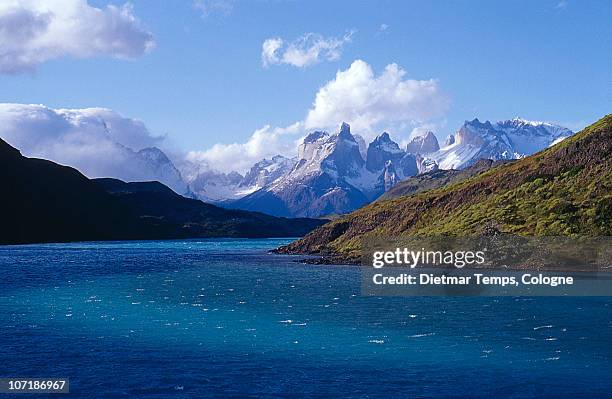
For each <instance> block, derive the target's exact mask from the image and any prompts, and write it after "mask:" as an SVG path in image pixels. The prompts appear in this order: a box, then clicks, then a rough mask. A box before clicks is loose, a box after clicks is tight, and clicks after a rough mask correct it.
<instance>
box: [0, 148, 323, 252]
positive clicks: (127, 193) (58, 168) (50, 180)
mask: <svg viewBox="0 0 612 399" xmlns="http://www.w3.org/2000/svg"><path fill="white" fill-rule="evenodd" d="M0 181H1V182H2V185H3V187H4V188H3V193H2V196H1V197H0V218H1V220H2V223H1V225H0V243H2V244H21V243H34V242H65V241H84V240H124V239H162V238H186V237H280V236H300V235H303V234H305V233H306V232H308V231H309V230H310V229H312V228H314V227H316V226H319V225H321V224H322V223H324V221H322V220H313V219H285V218H276V217H273V216H268V215H264V214H261V213H256V212H248V211H232V210H227V209H222V208H219V207H216V206H213V205H209V204H205V203H203V202H201V201H197V200H191V199H187V198H184V197H181V196H180V195H178V194H176V193H174V192H173V191H172V190H170V189H169V188H168V187H166V186H164V185H163V184H161V183H157V182H151V183H124V182H122V181H120V180H109V179H102V180H98V181H92V180H90V179H88V178H87V177H85V176H84V175H82V174H81V173H80V172H79V171H77V170H76V169H74V168H71V167H67V166H62V165H58V164H56V163H54V162H51V161H47V160H43V159H35V158H26V157H24V156H22V155H21V154H20V152H19V151H18V150H17V149H15V148H13V147H11V146H10V145H8V144H7V143H6V142H4V141H3V140H1V139H0ZM156 201H159V203H157V202H156Z"/></svg>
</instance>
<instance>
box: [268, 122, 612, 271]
mask: <svg viewBox="0 0 612 399" xmlns="http://www.w3.org/2000/svg"><path fill="white" fill-rule="evenodd" d="M476 125H477V126H481V125H483V124H481V123H479V122H477V123H476ZM484 125H485V127H487V128H488V124H484ZM521 125H524V124H523V123H521ZM498 126H499V127H502V128H503V126H504V125H503V124H499V125H498ZM512 132H513V134H517V135H518V133H514V132H515V130H512ZM502 137H503V136H502ZM507 137H508V138H510V139H512V138H513V137H512V136H510V135H508V136H507ZM498 144H499V145H500V147H496V148H503V147H502V145H503V144H505V145H507V144H512V141H510V142H505V143H501V142H498ZM523 144H524V145H525V146H526V145H528V143H523ZM451 145H452V144H451ZM515 145H516V144H515ZM532 148H533V147H532ZM611 155H612V115H607V116H605V117H604V118H602V119H601V120H599V121H598V122H596V123H594V124H593V125H591V126H589V127H587V128H585V129H583V130H582V131H580V132H579V133H577V134H576V135H574V136H572V137H570V138H567V139H565V140H563V141H561V142H558V143H556V144H554V145H553V146H551V147H550V148H547V149H545V150H543V151H540V152H538V153H536V154H534V155H531V156H528V157H523V158H522V159H518V160H514V161H510V162H503V161H502V162H498V163H494V164H493V163H492V164H489V165H484V167H483V166H482V165H481V166H480V167H479V169H481V170H473V169H472V172H473V173H471V174H470V173H468V175H464V176H459V177H457V176H456V174H455V173H453V174H455V179H453V177H452V176H449V174H448V173H443V174H442V175H441V176H439V178H440V179H442V181H441V182H439V183H434V184H431V183H430V187H429V189H424V190H421V189H420V188H419V187H417V188H416V189H415V188H414V187H411V186H414V184H412V185H411V184H408V181H407V182H406V183H404V184H403V185H398V186H397V187H398V188H399V187H403V190H400V192H398V193H395V195H388V198H389V199H381V200H379V201H376V202H374V203H373V204H370V205H368V206H365V207H363V208H361V209H359V210H357V211H355V212H353V213H351V214H349V215H346V216H344V217H341V218H338V219H336V220H334V221H332V222H330V223H328V224H326V225H324V226H322V227H320V228H318V229H316V230H314V231H313V232H311V233H309V234H308V235H306V236H305V237H304V238H302V239H300V240H298V241H296V242H293V243H291V244H290V245H288V246H286V247H282V248H280V249H279V252H281V253H294V254H295V253H308V254H319V255H325V256H327V257H330V259H333V261H334V262H357V261H358V259H359V257H360V256H361V254H362V253H361V251H362V250H361V243H362V240H363V239H364V238H367V237H399V236H428V235H452V236H470V235H494V234H516V235H536V236H609V235H612V194H611V193H612V156H611ZM477 165H478V164H476V165H474V166H475V167H476V166H477ZM477 169H478V168H477ZM466 170H467V169H466ZM429 178H430V179H429V180H436V178H435V177H434V176H429ZM419 179H425V180H427V179H426V178H425V177H424V176H420V177H419ZM413 183H414V182H413ZM417 186H418V184H417ZM390 193H393V191H390Z"/></svg>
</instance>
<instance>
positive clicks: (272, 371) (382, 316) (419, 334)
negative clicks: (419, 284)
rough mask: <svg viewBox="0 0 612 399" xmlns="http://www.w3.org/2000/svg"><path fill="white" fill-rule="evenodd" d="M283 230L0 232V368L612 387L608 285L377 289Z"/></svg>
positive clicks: (104, 392)
mask: <svg viewBox="0 0 612 399" xmlns="http://www.w3.org/2000/svg"><path fill="white" fill-rule="evenodd" d="M285 242H287V241H286V240H216V241H197V240H190V241H151V242H111V243H72V244H49V245H30V246H9V247H0V274H1V276H2V278H1V280H0V377H10V376H16V377H69V378H70V380H71V395H69V397H85V398H98V397H117V398H121V397H125V398H133V397H147V398H170V397H178V398H182V397H185V398H187V397H207V396H211V397H232V396H233V397H244V396H258V397H284V396H293V397H295V396H298V397H299V396H309V397H312V396H323V397H331V396H338V397H347V396H350V397H383V398H389V397H414V396H417V397H440V396H442V397H489V396H495V397H517V398H522V397H537V396H549V397H556V398H559V397H577V396H578V397H579V396H587V395H588V396H591V397H598V398H601V397H611V396H612V377H611V376H612V362H611V360H612V298H498V299H497V298H374V297H362V296H360V274H359V270H358V269H357V268H354V267H343V266H313V265H303V264H299V263H296V262H294V261H293V260H294V258H292V257H286V256H279V255H270V254H268V253H267V250H268V249H271V248H274V247H276V246H278V245H280V244H283V243H285Z"/></svg>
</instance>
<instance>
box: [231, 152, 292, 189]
mask: <svg viewBox="0 0 612 399" xmlns="http://www.w3.org/2000/svg"><path fill="white" fill-rule="evenodd" d="M296 163H297V159H295V158H286V157H284V156H282V155H276V156H273V157H272V159H262V160H261V161H259V162H257V163H256V164H255V165H253V166H252V167H251V169H250V170H249V171H248V172H247V173H246V174H245V175H244V178H243V179H242V180H241V181H240V183H239V184H238V187H241V188H247V189H249V190H251V192H252V191H255V190H258V189H260V188H262V187H265V186H267V185H269V184H272V183H274V182H275V181H276V180H278V179H279V178H280V177H282V176H284V175H286V174H287V173H289V172H290V171H291V169H293V167H294V166H295V164H296Z"/></svg>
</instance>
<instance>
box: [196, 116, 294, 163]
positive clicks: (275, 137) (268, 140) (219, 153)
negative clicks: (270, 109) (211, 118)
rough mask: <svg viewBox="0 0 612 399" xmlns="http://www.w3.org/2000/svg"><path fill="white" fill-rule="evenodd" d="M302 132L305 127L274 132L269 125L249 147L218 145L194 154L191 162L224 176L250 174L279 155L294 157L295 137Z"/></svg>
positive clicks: (244, 145)
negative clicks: (214, 170)
mask: <svg viewBox="0 0 612 399" xmlns="http://www.w3.org/2000/svg"><path fill="white" fill-rule="evenodd" d="M300 131H301V123H300V122H296V123H294V124H292V125H290V126H288V127H284V128H279V127H276V128H273V127H271V126H269V125H266V126H264V127H262V128H261V129H257V130H255V132H253V134H252V135H251V137H250V138H249V140H248V141H246V142H245V143H232V144H221V143H218V144H215V145H214V146H212V147H211V148H209V149H208V150H205V151H190V152H189V153H188V154H187V160H188V161H190V162H192V163H195V164H199V165H203V166H205V167H211V168H214V169H217V170H219V171H222V172H226V173H227V172H230V171H239V172H244V171H246V170H248V169H249V168H250V167H251V166H253V164H254V163H255V162H258V161H261V160H262V159H263V158H266V157H268V158H269V157H272V156H274V155H277V154H285V155H288V154H289V155H293V154H294V153H295V151H296V145H295V143H294V142H293V139H295V134H296V133H298V132H300Z"/></svg>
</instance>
